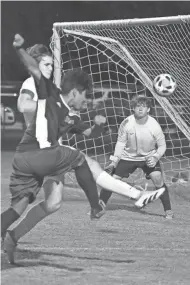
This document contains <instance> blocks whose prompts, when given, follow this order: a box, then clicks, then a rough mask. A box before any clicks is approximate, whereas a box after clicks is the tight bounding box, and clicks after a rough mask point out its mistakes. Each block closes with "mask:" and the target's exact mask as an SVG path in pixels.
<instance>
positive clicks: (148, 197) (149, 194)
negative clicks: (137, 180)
mask: <svg viewBox="0 0 190 285" xmlns="http://www.w3.org/2000/svg"><path fill="white" fill-rule="evenodd" d="M164 191H165V188H164V187H162V188H160V189H158V190H155V191H144V192H143V193H142V195H141V196H140V198H139V199H138V200H137V202H136V203H135V206H136V207H137V208H139V209H142V208H144V207H145V206H146V205H147V204H149V203H151V202H154V201H155V200H157V199H158V198H159V197H160V196H161V195H162V194H163V193H164Z"/></svg>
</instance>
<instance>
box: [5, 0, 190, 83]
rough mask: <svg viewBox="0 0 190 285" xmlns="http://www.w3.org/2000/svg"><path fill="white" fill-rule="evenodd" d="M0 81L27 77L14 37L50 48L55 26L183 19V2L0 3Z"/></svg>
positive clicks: (189, 6)
mask: <svg viewBox="0 0 190 285" xmlns="http://www.w3.org/2000/svg"><path fill="white" fill-rule="evenodd" d="M1 8H2V9H1V14H2V22H1V29H2V31H1V74H2V80H21V81H22V80H24V79H25V78H26V77H27V74H26V72H25V71H24V69H23V66H22V65H21V64H20V63H19V60H18V59H17V57H16V55H15V52H14V50H13V48H12V40H13V37H14V34H15V33H21V34H22V35H23V36H24V38H25V39H26V45H27V46H30V45H33V44H35V43H43V44H46V45H47V44H49V43H50V37H51V36H52V27H53V23H54V22H67V21H92V20H111V19H130V18H146V17H148V18H150V17H163V16H176V15H186V14H189V13H190V2H186V1H184V2H183V1H176V2H175V1H163V2H162V1H161V2H160V1H154V2H153V1H139V2H137V1H126V2H125V1H23V2H22V1H3V2H1Z"/></svg>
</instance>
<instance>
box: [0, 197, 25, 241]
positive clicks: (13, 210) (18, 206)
mask: <svg viewBox="0 0 190 285" xmlns="http://www.w3.org/2000/svg"><path fill="white" fill-rule="evenodd" d="M27 206H28V197H23V198H21V199H20V200H18V199H17V201H14V204H11V206H10V207H9V208H8V209H7V210H5V211H4V212H3V213H1V238H2V239H4V237H5V234H6V231H7V229H8V228H9V227H10V226H11V225H12V224H13V223H14V222H15V221H16V220H18V219H19V218H20V216H21V214H22V213H23V212H24V210H25V209H26V208H27Z"/></svg>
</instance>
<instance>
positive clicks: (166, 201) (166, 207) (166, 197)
mask: <svg viewBox="0 0 190 285" xmlns="http://www.w3.org/2000/svg"><path fill="white" fill-rule="evenodd" d="M162 187H164V188H165V189H166V190H165V191H164V193H163V194H162V195H161V196H160V200H161V202H162V205H163V207H164V211H168V210H171V203H170V196H169V191H168V187H167V186H166V184H164V185H163V186H162Z"/></svg>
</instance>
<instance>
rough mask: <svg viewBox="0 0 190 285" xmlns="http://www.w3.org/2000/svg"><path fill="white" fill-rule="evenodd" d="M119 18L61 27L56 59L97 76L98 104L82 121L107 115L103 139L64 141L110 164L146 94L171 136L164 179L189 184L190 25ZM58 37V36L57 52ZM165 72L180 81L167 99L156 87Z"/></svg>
mask: <svg viewBox="0 0 190 285" xmlns="http://www.w3.org/2000/svg"><path fill="white" fill-rule="evenodd" d="M115 22H116V23H114V24H112V23H110V24H106V25H104V22H102V24H101V25H100V24H97V25H96V23H95V24H93V25H90V24H89V23H87V24H85V25H80V24H75V23H72V24H69V25H66V26H64V23H62V24H61V25H56V33H57V37H58V39H59V41H60V51H59V53H60V57H57V56H55V62H56V61H57V60H58V61H59V62H58V64H56V68H59V69H60V71H61V72H60V75H61V74H62V73H64V72H65V71H67V70H70V69H73V68H77V67H80V68H82V69H83V70H85V71H87V72H88V73H89V74H91V76H92V80H93V84H94V89H93V98H94V100H93V104H92V106H88V108H87V109H86V110H85V111H83V112H82V113H81V119H83V120H84V121H86V122H89V123H90V124H91V125H93V118H94V116H95V115H97V114H101V115H104V116H105V117H106V118H107V122H106V125H105V128H104V132H103V134H102V136H101V137H99V138H95V139H86V138H84V137H83V136H80V135H66V136H64V137H63V138H62V140H63V144H69V145H70V146H73V147H76V148H79V149H81V150H82V151H83V152H85V153H86V154H88V155H90V156H92V157H94V158H95V159H96V160H98V161H99V162H100V163H101V164H102V165H103V166H105V165H106V163H107V162H108V160H109V155H110V154H113V152H114V147H115V143H116V140H117V132H118V127H119V125H120V123H121V122H122V120H123V119H124V118H126V117H127V116H129V115H130V114H131V113H132V110H131V106H130V100H131V98H132V97H133V95H135V94H146V96H148V97H150V98H151V99H152V102H153V106H152V110H151V115H152V116H153V117H154V118H155V119H156V120H157V121H158V122H159V123H160V125H161V127H162V130H163V132H164V134H165V138H166V143H167V151H166V153H165V155H164V157H163V158H162V160H161V164H162V167H163V170H164V175H165V179H166V181H167V182H168V183H174V182H177V183H186V182H187V181H188V179H189V176H190V175H189V171H190V146H189V140H190V118H189V113H190V95H189V94H190V65H189V61H190V24H189V22H188V21H181V22H179V23H178V24H167V25H142V26H141V25H139V26H128V25H127V24H126V25H125V24H123V23H122V24H121V22H120V21H118V23H117V21H115ZM56 40H57V38H56V37H55V35H54V36H53V37H52V41H51V48H52V50H53V51H54V54H56V53H55V50H56V48H57V45H56ZM59 53H58V54H59ZM58 58H60V60H59V59H58ZM57 66H58V67H57ZM161 73H169V74H171V75H173V77H174V78H175V79H176V80H177V84H178V88H177V91H176V92H175V94H174V95H173V96H171V97H169V98H168V99H166V98H161V97H159V96H158V95H157V94H156V93H155V92H154V90H153V87H152V81H153V79H154V78H155V77H156V76H157V75H158V74H161ZM55 74H56V72H55ZM130 179H131V180H133V181H137V180H139V183H141V182H140V181H141V180H142V179H144V175H143V174H142V172H141V171H140V170H137V171H136V172H135V173H134V174H133V175H132V176H131V177H130Z"/></svg>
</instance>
